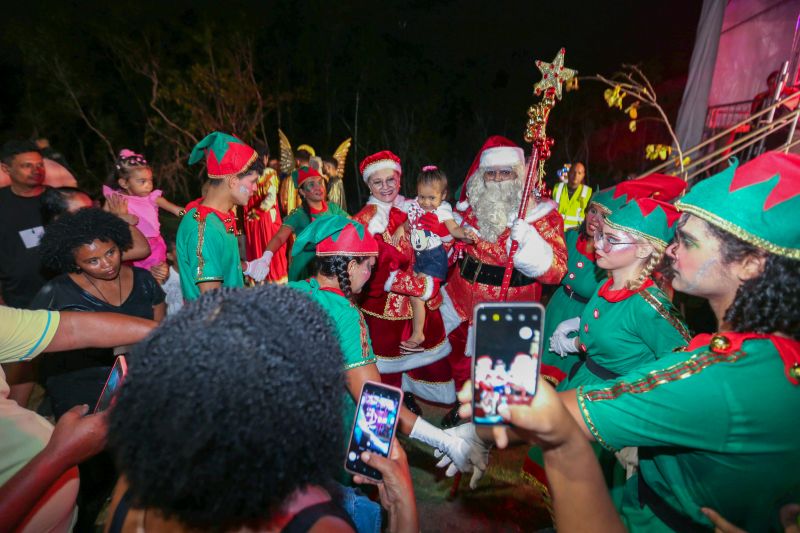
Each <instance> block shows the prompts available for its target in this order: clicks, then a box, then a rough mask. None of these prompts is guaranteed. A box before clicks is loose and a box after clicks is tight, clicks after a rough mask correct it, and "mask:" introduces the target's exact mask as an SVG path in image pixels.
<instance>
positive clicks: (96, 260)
mask: <svg viewBox="0 0 800 533" xmlns="http://www.w3.org/2000/svg"><path fill="white" fill-rule="evenodd" d="M131 243H132V239H131V232H130V229H129V226H128V224H127V223H126V222H125V221H123V220H122V219H121V218H119V217H117V216H116V215H112V214H111V213H108V212H106V211H103V210H101V209H97V208H93V207H90V208H85V209H80V210H78V211H76V212H74V213H64V214H62V215H61V216H60V217H58V219H56V220H55V221H53V222H52V223H51V224H50V225H48V226H47V228H46V229H45V232H44V235H43V236H42V241H41V244H40V250H41V254H42V264H43V265H44V266H45V267H46V268H49V269H50V270H51V271H53V272H58V273H59V275H58V276H56V277H55V278H53V279H52V280H50V281H49V282H48V283H46V284H45V286H44V287H42V289H41V290H40V291H39V293H38V294H37V295H36V297H35V298H34V299H33V302H32V303H31V308H32V309H50V310H54V311H94V312H97V311H104V312H112V313H120V314H123V315H128V316H135V317H140V318H147V319H150V320H156V321H161V319H162V318H163V317H164V314H165V303H164V291H163V290H162V289H161V287H160V286H159V284H158V283H157V282H156V281H155V279H153V276H152V275H151V274H150V272H148V271H147V270H144V269H141V268H137V267H130V266H128V265H126V264H124V263H123V262H122V254H123V253H124V252H125V251H126V250H128V249H129V248H130V247H131ZM113 363H114V350H111V349H91V348H90V349H86V350H81V351H78V352H63V353H57V354H52V356H51V357H48V358H45V359H43V360H42V361H41V363H40V367H39V370H40V372H39V374H40V378H41V379H42V381H43V383H44V386H45V389H46V392H47V397H48V398H49V399H50V402H51V406H52V409H53V414H54V415H55V417H56V419H58V418H60V417H61V416H62V415H63V414H64V413H66V412H67V411H68V410H69V409H71V408H72V407H74V406H76V405H82V404H87V405H94V404H95V403H97V399H98V398H99V397H100V394H101V392H102V391H103V386H104V384H105V382H106V378H107V377H108V373H109V371H110V369H111V366H112V365H113ZM80 470H81V489H80V490H81V492H80V497H81V504H80V506H79V513H78V529H79V530H80V529H81V528H82V527H90V526H91V524H93V523H94V519H95V517H96V516H97V513H98V512H99V511H100V509H101V507H102V505H103V503H104V502H105V499H106V498H107V497H108V493H109V492H110V490H111V487H112V485H113V482H114V473H113V468H111V465H110V459H109V458H108V457H107V456H105V455H100V456H97V457H95V458H93V459H92V460H91V461H89V462H87V463H84V464H83V465H81V466H80Z"/></svg>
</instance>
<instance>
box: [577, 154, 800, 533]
mask: <svg viewBox="0 0 800 533" xmlns="http://www.w3.org/2000/svg"><path fill="white" fill-rule="evenodd" d="M676 206H677V207H678V209H680V210H681V211H683V212H685V213H689V214H691V215H694V216H696V217H698V218H700V219H702V220H704V221H705V222H707V223H708V224H710V225H712V226H715V227H717V228H719V229H721V230H723V231H726V232H728V233H730V234H732V235H735V236H736V237H738V238H739V239H741V240H743V241H745V242H748V243H749V244H752V245H754V246H756V247H758V248H760V249H762V250H763V251H764V252H767V253H769V254H773V255H776V256H783V257H786V258H790V259H792V260H795V261H794V262H795V263H796V264H797V267H798V268H800V226H798V225H797V224H792V223H789V222H790V221H792V220H796V218H797V213H798V212H799V211H800V157H798V156H795V155H786V154H779V153H775V152H768V153H766V154H764V155H762V156H759V157H758V158H756V159H754V160H752V161H750V162H748V163H746V164H745V165H742V166H741V167H739V168H737V165H736V163H733V164H732V165H731V166H730V167H729V168H727V169H726V170H724V171H722V172H720V173H719V174H717V175H715V176H712V177H711V178H708V179H706V180H703V181H701V182H699V183H698V184H697V185H695V186H694V187H693V188H692V190H691V191H690V192H689V193H688V194H687V195H686V196H685V197H684V198H682V199H681V200H679V201H678V202H676ZM702 245H703V243H701V246H702ZM786 290H797V288H796V287H787V288H786ZM774 333H776V332H769V333H753V332H721V333H717V334H714V335H708V334H704V335H698V336H697V337H695V338H694V339H692V341H691V342H690V344H689V345H688V346H687V347H686V348H685V350H683V351H680V352H674V353H673V352H667V353H664V354H661V356H660V357H659V358H658V359H657V360H656V361H654V362H651V363H648V364H646V365H644V366H642V367H639V368H637V369H635V370H633V371H631V372H629V373H627V374H626V375H624V376H622V377H621V378H618V379H617V380H615V381H609V382H605V383H601V384H597V385H587V386H583V387H579V388H578V389H577V391H576V394H577V400H578V405H579V407H580V409H581V412H582V415H583V419H584V422H585V424H586V426H587V427H588V429H589V430H590V431H591V433H592V434H593V435H594V438H595V439H596V441H597V442H599V443H600V444H601V445H602V446H604V447H605V448H607V449H608V450H611V451H615V450H619V449H621V448H623V447H628V446H637V447H638V448H639V470H638V474H636V475H634V476H633V477H631V478H630V479H628V481H627V483H626V485H625V487H624V494H623V498H622V501H621V503H620V504H619V510H620V513H621V515H622V518H623V521H624V523H625V525H626V526H627V527H628V530H629V531H671V530H674V531H696V530H708V529H711V528H713V526H712V525H711V522H710V521H709V520H708V518H706V516H705V515H704V514H703V513H702V512H701V511H700V508H701V507H710V508H712V509H714V510H716V511H717V512H719V513H720V514H721V515H722V516H724V517H725V518H726V519H727V520H728V521H730V522H732V523H733V524H735V525H736V526H738V527H740V528H743V529H745V530H747V531H767V530H768V529H778V527H777V523H776V522H777V521H776V517H777V516H778V509H779V508H780V507H781V506H782V505H784V504H786V503H788V502H797V501H800V482H798V480H799V479H800V478H799V477H798V474H797V465H798V464H800V431H798V428H797V424H796V420H797V413H798V412H800V387H798V384H800V342H798V341H797V340H795V339H792V338H788V337H785V336H778V335H775V334H774Z"/></svg>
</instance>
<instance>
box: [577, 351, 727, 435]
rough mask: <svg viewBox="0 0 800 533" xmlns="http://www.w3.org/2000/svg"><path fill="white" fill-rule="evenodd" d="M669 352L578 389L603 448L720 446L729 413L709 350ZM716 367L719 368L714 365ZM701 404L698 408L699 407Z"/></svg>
mask: <svg viewBox="0 0 800 533" xmlns="http://www.w3.org/2000/svg"><path fill="white" fill-rule="evenodd" d="M690 355H691V354H688V353H686V352H676V353H670V354H667V355H665V356H664V357H662V358H661V359H659V360H658V361H656V362H654V363H650V364H648V365H644V366H642V367H639V368H637V369H636V370H634V371H632V372H630V373H628V374H626V375H625V376H622V377H621V378H618V379H616V380H613V381H606V382H604V383H602V384H599V385H589V386H582V387H579V388H578V389H577V391H576V394H577V399H578V406H579V407H580V410H581V414H582V415H583V419H584V422H585V423H586V426H587V427H588V428H589V430H590V431H591V432H592V434H593V435H594V437H595V440H597V442H599V443H600V444H601V445H602V446H604V447H605V448H608V449H610V450H612V451H617V450H620V449H621V448H624V447H626V446H680V447H688V448H694V449H700V450H721V449H722V447H723V445H724V443H725V441H726V440H727V438H728V424H729V422H730V420H731V413H730V412H729V408H728V403H727V402H728V400H729V399H727V398H726V395H725V393H724V390H723V389H722V387H721V386H720V381H719V380H720V379H724V377H723V376H721V374H722V372H721V371H720V369H719V367H721V366H724V365H723V364H720V363H721V361H720V360H719V359H715V358H714V356H713V354H700V356H699V357H698V356H694V357H690ZM718 365H719V366H718ZM701 406H702V408H700V407H701Z"/></svg>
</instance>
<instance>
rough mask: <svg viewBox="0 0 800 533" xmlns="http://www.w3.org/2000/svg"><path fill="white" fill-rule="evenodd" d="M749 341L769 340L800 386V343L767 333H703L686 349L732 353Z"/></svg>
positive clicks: (795, 382) (788, 377)
mask: <svg viewBox="0 0 800 533" xmlns="http://www.w3.org/2000/svg"><path fill="white" fill-rule="evenodd" d="M749 339H769V340H770V341H772V344H773V345H774V346H775V349H776V350H778V354H780V356H781V359H783V369H784V372H785V373H786V379H788V380H789V381H790V382H791V383H792V384H793V385H800V342H798V341H796V340H793V339H787V338H786V337H780V336H778V335H768V334H765V333H734V332H725V333H714V334H713V335H712V334H710V333H702V334H700V335H697V336H696V337H694V338H693V339H692V341H691V342H690V343H689V346H687V347H686V351H688V352H691V351H693V350H696V349H698V348H701V347H703V346H708V347H709V349H710V350H711V351H712V352H714V353H731V352H736V351H738V350H740V349H741V348H742V344H743V343H744V341H746V340H749Z"/></svg>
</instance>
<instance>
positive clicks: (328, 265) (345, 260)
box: [315, 255, 369, 300]
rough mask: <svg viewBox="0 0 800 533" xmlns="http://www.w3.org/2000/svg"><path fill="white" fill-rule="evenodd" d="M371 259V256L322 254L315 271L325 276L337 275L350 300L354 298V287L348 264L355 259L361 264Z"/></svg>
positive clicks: (341, 287)
mask: <svg viewBox="0 0 800 533" xmlns="http://www.w3.org/2000/svg"><path fill="white" fill-rule="evenodd" d="M367 259H369V257H363V256H359V257H350V256H349V255H321V256H317V258H316V261H315V272H316V273H319V274H322V275H323V276H329V277H336V279H337V280H339V288H340V289H341V291H342V292H343V293H344V297H345V298H347V299H348V300H351V299H352V298H353V289H351V288H350V274H348V273H347V265H349V264H350V261H355V262H356V263H358V264H359V265H360V264H361V263H363V262H364V261H366V260H367Z"/></svg>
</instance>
